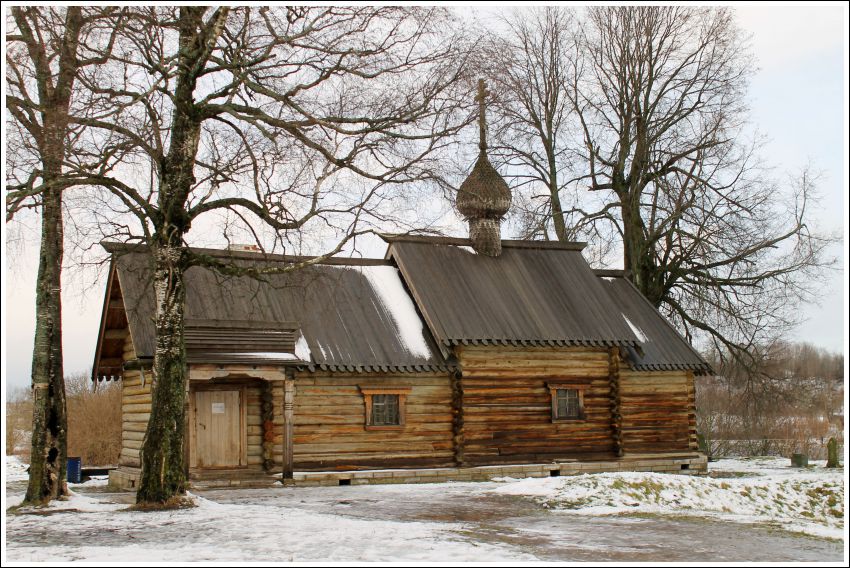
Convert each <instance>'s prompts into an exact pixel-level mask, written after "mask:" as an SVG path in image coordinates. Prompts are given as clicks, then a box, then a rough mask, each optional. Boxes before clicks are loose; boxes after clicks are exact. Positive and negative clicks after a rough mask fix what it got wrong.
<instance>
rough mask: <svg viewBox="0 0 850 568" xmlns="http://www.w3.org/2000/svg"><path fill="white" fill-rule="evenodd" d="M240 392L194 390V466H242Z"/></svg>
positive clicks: (243, 460) (243, 452) (243, 453)
mask: <svg viewBox="0 0 850 568" xmlns="http://www.w3.org/2000/svg"><path fill="white" fill-rule="evenodd" d="M242 403H243V401H242V391H241V390H199V391H195V452H194V455H195V459H194V466H195V467H239V466H242V465H245V462H246V456H245V445H244V443H243V430H244V425H243V411H242V410H243V409H242Z"/></svg>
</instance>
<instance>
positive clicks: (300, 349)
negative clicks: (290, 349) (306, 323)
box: [295, 333, 313, 361]
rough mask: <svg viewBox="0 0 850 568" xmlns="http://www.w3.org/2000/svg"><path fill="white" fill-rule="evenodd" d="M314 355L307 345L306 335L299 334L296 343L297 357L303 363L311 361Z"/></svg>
mask: <svg viewBox="0 0 850 568" xmlns="http://www.w3.org/2000/svg"><path fill="white" fill-rule="evenodd" d="M312 355H313V354H312V353H311V352H310V346H309V345H307V340H306V339H305V338H304V334H303V333H301V334H299V335H298V341H296V342H295V356H296V357H298V358H299V359H301V360H302V361H310V360H311V358H312Z"/></svg>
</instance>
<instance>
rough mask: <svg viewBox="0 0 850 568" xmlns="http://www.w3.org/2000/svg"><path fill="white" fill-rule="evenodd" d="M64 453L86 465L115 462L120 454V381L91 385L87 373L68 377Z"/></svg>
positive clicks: (66, 384)
mask: <svg viewBox="0 0 850 568" xmlns="http://www.w3.org/2000/svg"><path fill="white" fill-rule="evenodd" d="M65 392H66V393H67V398H68V455H69V456H75V457H76V456H79V457H81V458H82V459H83V464H86V465H112V464H116V463H118V456H119V454H120V453H121V383H119V382H117V381H114V382H113V381H109V382H106V381H105V382H102V383H95V384H93V383H92V382H91V380H90V379H89V377H88V376H87V375H74V376H71V377H68V378H67V379H66V383H65Z"/></svg>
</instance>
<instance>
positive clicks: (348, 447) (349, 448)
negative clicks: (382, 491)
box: [294, 440, 452, 457]
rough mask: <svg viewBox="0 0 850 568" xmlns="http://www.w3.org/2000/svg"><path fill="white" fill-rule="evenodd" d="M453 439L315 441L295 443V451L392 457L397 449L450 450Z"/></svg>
mask: <svg viewBox="0 0 850 568" xmlns="http://www.w3.org/2000/svg"><path fill="white" fill-rule="evenodd" d="M451 445H452V444H451V441H450V440H446V441H444V442H440V441H433V442H432V441H423V442H409V441H407V440H400V441H398V442H389V441H381V442H376V443H368V442H350V443H344V444H338V443H334V442H327V443H321V442H315V443H311V444H294V451H295V452H296V453H302V454H304V453H311V452H312V453H323V452H330V453H352V452H353V453H357V452H370V453H372V452H375V453H381V454H385V455H387V457H392V455H393V454H395V452H396V451H399V452H419V453H429V452H433V451H434V450H448V449H451Z"/></svg>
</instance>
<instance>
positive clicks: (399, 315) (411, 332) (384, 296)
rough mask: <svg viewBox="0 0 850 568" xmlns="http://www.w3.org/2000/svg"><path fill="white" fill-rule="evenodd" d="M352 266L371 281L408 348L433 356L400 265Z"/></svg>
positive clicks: (417, 354) (413, 352) (411, 350)
mask: <svg viewBox="0 0 850 568" xmlns="http://www.w3.org/2000/svg"><path fill="white" fill-rule="evenodd" d="M351 269H352V270H357V271H359V272H360V273H361V274H363V276H365V277H366V279H367V280H368V281H369V284H370V285H371V286H372V289H373V290H374V291H375V294H376V295H377V296H378V297H379V298H380V299H381V302H382V304H383V306H384V309H386V311H387V313H388V314H390V316H392V318H393V321H394V322H395V325H396V330H397V333H398V338H399V341H400V342H401V344H402V345H403V346H404V347H405V348H406V349H407V351H408V352H409V353H411V354H413V355H415V356H417V357H422V358H429V357H431V350H430V349H429V348H428V343H427V342H426V340H425V327H424V325H423V323H422V318H421V317H420V316H419V313H418V312H417V311H416V306H414V304H413V300H412V299H411V298H410V295H409V294H408V293H407V290H405V288H404V285H403V284H402V283H401V276H400V275H399V272H398V269H397V268H395V267H394V266H357V267H351Z"/></svg>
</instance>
